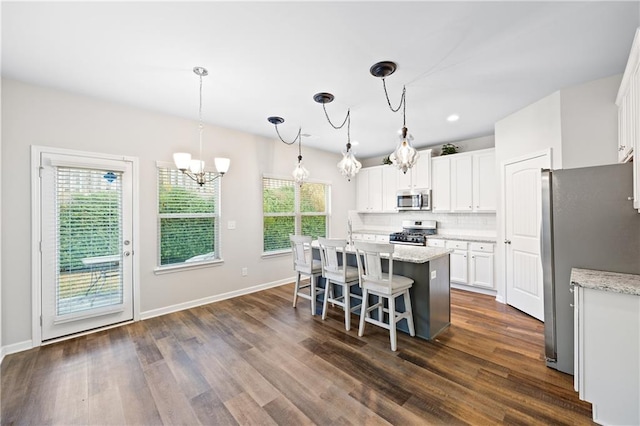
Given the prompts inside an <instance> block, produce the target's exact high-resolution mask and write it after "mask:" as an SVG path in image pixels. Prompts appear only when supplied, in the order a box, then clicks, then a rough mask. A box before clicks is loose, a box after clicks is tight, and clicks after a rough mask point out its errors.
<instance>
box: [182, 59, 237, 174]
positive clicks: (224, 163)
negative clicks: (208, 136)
mask: <svg viewBox="0 0 640 426" xmlns="http://www.w3.org/2000/svg"><path fill="white" fill-rule="evenodd" d="M193 72H194V73H195V74H196V75H197V76H198V77H200V105H199V108H198V118H199V120H200V123H199V125H198V130H199V134H200V152H199V159H191V154H189V153H187V152H176V153H175V154H173V161H174V162H175V164H176V167H177V168H178V170H180V171H181V172H182V173H184V174H185V175H187V176H189V177H190V178H191V179H193V180H194V181H196V182H197V183H198V185H200V186H203V185H204V184H205V183H208V182H212V181H214V180H216V179H217V178H219V177H222V176H224V174H225V173H226V172H227V171H228V170H229V166H230V165H231V160H230V159H228V158H220V157H217V158H215V159H214V163H215V165H216V170H217V171H218V173H215V174H213V175H212V176H211V177H209V178H207V172H205V168H204V161H203V160H202V132H203V130H204V125H203V124H202V77H206V76H207V75H209V72H208V71H207V69H206V68H202V67H194V68H193Z"/></svg>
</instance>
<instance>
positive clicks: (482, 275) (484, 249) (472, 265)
mask: <svg viewBox="0 0 640 426" xmlns="http://www.w3.org/2000/svg"><path fill="white" fill-rule="evenodd" d="M493 265H494V259H493V244H487V243H471V244H469V284H471V285H472V286H475V287H484V288H490V289H493V288H494V287H495V286H494V281H493Z"/></svg>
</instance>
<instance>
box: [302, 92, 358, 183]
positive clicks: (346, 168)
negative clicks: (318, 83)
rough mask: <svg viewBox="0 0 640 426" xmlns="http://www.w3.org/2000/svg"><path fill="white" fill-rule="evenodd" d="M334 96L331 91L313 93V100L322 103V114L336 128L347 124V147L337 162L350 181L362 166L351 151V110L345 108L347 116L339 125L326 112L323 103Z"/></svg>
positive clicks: (338, 128) (326, 102)
mask: <svg viewBox="0 0 640 426" xmlns="http://www.w3.org/2000/svg"><path fill="white" fill-rule="evenodd" d="M334 99H335V96H333V95H332V94H331V93H326V92H321V93H316V94H315V95H313V100H314V101H316V102H317V103H319V104H322V109H323V110H324V115H325V117H327V121H328V122H329V124H330V125H331V127H333V128H334V129H336V130H340V129H342V128H343V127H344V125H345V124H346V125H347V149H346V151H343V152H342V160H340V162H338V170H340V173H342V175H343V176H344V177H346V178H347V180H348V181H351V178H352V177H354V176H355V175H356V174H357V173H358V172H359V171H360V169H361V168H362V164H361V163H360V162H359V161H358V160H357V159H356V157H355V155H354V154H353V151H351V110H350V109H348V110H347V116H346V117H345V118H344V121H343V122H342V124H341V125H339V126H336V125H335V124H333V122H332V121H331V119H330V118H329V114H328V113H327V108H326V106H325V104H328V103H331V102H333V100H334Z"/></svg>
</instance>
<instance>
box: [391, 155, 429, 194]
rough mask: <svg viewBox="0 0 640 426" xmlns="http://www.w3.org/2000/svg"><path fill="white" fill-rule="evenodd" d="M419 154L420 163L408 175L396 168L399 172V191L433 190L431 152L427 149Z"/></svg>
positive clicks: (408, 171)
mask: <svg viewBox="0 0 640 426" xmlns="http://www.w3.org/2000/svg"><path fill="white" fill-rule="evenodd" d="M418 153H419V154H420V156H419V157H418V162H417V163H416V165H415V166H413V167H412V168H410V169H409V170H407V173H402V171H400V170H398V169H396V168H395V167H394V169H395V170H397V171H398V188H397V189H398V190H407V189H409V190H410V189H429V188H431V150H430V149H425V150H422V151H418Z"/></svg>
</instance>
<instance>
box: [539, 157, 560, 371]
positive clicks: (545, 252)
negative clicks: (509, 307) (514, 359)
mask: <svg viewBox="0 0 640 426" xmlns="http://www.w3.org/2000/svg"><path fill="white" fill-rule="evenodd" d="M541 176H542V188H541V189H542V220H541V221H540V258H541V260H542V279H543V287H544V295H543V297H544V351H545V357H546V359H547V362H548V363H555V362H557V360H558V354H557V342H556V307H555V299H556V298H555V282H554V255H553V192H552V191H553V189H552V172H551V170H547V169H543V170H542V175H541Z"/></svg>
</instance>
